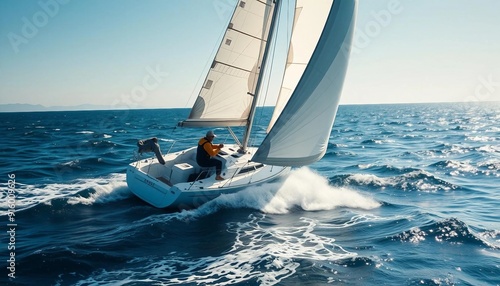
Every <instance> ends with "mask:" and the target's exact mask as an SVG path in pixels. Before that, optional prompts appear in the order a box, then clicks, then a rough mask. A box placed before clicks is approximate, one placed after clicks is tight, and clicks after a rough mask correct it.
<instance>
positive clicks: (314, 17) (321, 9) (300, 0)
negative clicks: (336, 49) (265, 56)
mask: <svg viewBox="0 0 500 286" xmlns="http://www.w3.org/2000/svg"><path fill="white" fill-rule="evenodd" d="M332 4H333V0H315V1H310V0H297V1H296V4H295V17H294V22H293V28H292V36H291V41H290V47H289V51H288V57H287V62H286V70H285V74H284V76H283V82H282V85H281V90H280V94H279V96H278V100H277V102H276V106H275V108H274V113H273V116H272V117H271V122H270V123H269V126H268V129H267V131H268V132H269V130H271V128H272V127H273V125H274V123H275V122H276V120H277V119H278V116H279V115H280V114H281V112H282V110H283V108H284V107H285V105H286V103H287V102H288V100H289V99H290V96H291V95H292V92H293V90H295V87H296V86H297V83H298V82H299V80H300V77H301V76H302V74H303V73H304V70H305V69H306V66H307V64H308V63H309V60H310V59H311V56H312V54H313V52H314V48H315V47H316V45H317V43H318V41H319V37H320V36H321V32H322V31H323V27H324V26H325V23H326V19H327V18H328V12H329V11H330V8H331V7H332Z"/></svg>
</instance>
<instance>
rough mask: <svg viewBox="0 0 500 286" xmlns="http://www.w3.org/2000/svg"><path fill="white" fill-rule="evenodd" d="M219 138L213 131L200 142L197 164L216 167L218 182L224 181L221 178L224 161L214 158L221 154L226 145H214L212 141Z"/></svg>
mask: <svg viewBox="0 0 500 286" xmlns="http://www.w3.org/2000/svg"><path fill="white" fill-rule="evenodd" d="M215 137H217V136H216V135H215V134H214V132H213V131H212V130H210V131H208V132H207V134H206V135H205V137H203V138H201V139H200V141H198V150H197V152H196V163H198V165H200V166H201V167H215V174H216V177H215V179H216V180H218V181H222V180H224V178H223V177H221V172H222V161H220V160H218V159H216V158H214V157H215V156H217V154H218V153H219V151H220V149H222V148H223V147H224V144H219V145H214V144H212V141H213V140H214V138H215Z"/></svg>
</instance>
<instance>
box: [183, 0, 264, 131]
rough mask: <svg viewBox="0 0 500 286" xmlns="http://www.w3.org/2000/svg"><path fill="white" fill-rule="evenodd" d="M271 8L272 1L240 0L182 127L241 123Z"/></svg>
mask: <svg viewBox="0 0 500 286" xmlns="http://www.w3.org/2000/svg"><path fill="white" fill-rule="evenodd" d="M273 11H274V3H273V1H272V0H245V1H239V2H238V4H237V6H236V8H235V11H234V13H233V16H232V18H231V21H230V23H229V25H228V27H227V30H226V33H225V35H224V38H223V40H222V42H221V45H220V47H219V50H218V51H217V54H216V56H215V59H214V61H213V63H212V66H211V68H210V71H209V72H208V75H207V77H206V79H205V82H204V84H203V86H202V88H201V91H200V93H199V95H198V98H197V99H196V102H195V103H194V105H193V108H192V109H191V114H190V115H189V117H188V119H187V120H185V121H183V122H182V123H181V125H182V126H190V127H197V126H243V125H245V124H246V123H247V119H248V116H249V113H250V106H251V104H252V100H253V95H254V94H255V85H256V83H257V79H258V75H259V73H260V65H261V63H262V60H263V54H264V50H265V47H266V44H267V42H266V40H267V36H268V33H269V27H270V22H271V19H272V14H273Z"/></svg>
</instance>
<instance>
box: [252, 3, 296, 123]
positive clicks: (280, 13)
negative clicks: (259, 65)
mask: <svg viewBox="0 0 500 286" xmlns="http://www.w3.org/2000/svg"><path fill="white" fill-rule="evenodd" d="M288 3H289V2H288ZM282 9H283V6H280V11H277V12H278V13H279V14H278V19H277V20H278V21H277V25H276V31H279V28H280V23H281V17H282V11H281V10H282ZM288 9H289V7H288ZM286 14H287V19H286V21H287V23H288V21H289V15H288V14H289V13H286ZM277 39H278V33H276V36H275V38H274V41H272V42H273V43H272V45H273V48H272V51H273V53H272V54H273V57H272V59H271V64H270V65H269V67H270V70H269V79H268V81H267V84H266V92H265V96H264V98H263V100H262V106H264V105H265V103H266V102H267V97H268V95H269V86H270V85H271V77H272V72H273V67H274V59H275V54H276V48H277V42H278V40H277ZM263 72H264V71H263ZM280 90H281V89H280ZM263 113H264V108H262V109H261V110H260V116H259V122H258V123H259V125H260V124H261V122H262V120H263V119H262V118H263V117H264V116H263ZM271 116H272V114H271Z"/></svg>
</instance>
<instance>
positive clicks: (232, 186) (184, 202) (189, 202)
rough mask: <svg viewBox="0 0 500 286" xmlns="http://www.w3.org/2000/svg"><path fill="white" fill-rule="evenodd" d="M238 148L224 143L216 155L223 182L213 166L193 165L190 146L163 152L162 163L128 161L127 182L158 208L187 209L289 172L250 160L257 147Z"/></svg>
mask: <svg viewBox="0 0 500 286" xmlns="http://www.w3.org/2000/svg"><path fill="white" fill-rule="evenodd" d="M238 149H239V147H238V146H237V145H227V146H224V148H223V149H222V150H221V151H222V152H221V154H219V159H221V160H222V161H223V162H224V169H223V171H222V176H223V177H224V178H225V180H223V181H217V180H215V170H214V168H208V169H207V168H200V167H199V166H198V164H196V147H192V148H189V149H186V150H183V151H181V152H177V153H172V154H167V155H164V156H163V158H164V159H165V162H166V163H165V165H162V164H160V163H158V159H156V158H149V159H144V160H139V161H137V162H133V163H131V164H130V165H129V166H128V168H127V184H128V186H129V188H130V190H131V191H132V192H133V193H134V194H135V195H136V196H138V197H139V198H141V199H142V200H144V201H145V202H147V203H149V204H151V205H153V206H155V207H157V208H167V207H168V208H180V209H186V208H193V207H198V206H200V205H202V204H204V203H206V202H208V201H210V200H212V199H214V198H216V197H218V196H219V195H221V194H228V193H235V192H238V191H240V190H242V189H245V188H248V187H252V186H255V185H258V184H262V183H265V182H269V181H272V180H275V179H277V178H279V177H281V176H283V175H286V174H288V173H289V172H290V167H282V166H271V165H263V164H260V163H255V162H250V159H251V157H252V154H253V153H254V152H255V150H256V148H253V147H250V148H248V152H247V153H246V154H240V153H238V152H237V150H238ZM202 171H205V172H204V173H205V174H206V173H207V172H208V177H206V178H204V177H203V176H199V174H200V173H201V172H202Z"/></svg>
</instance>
